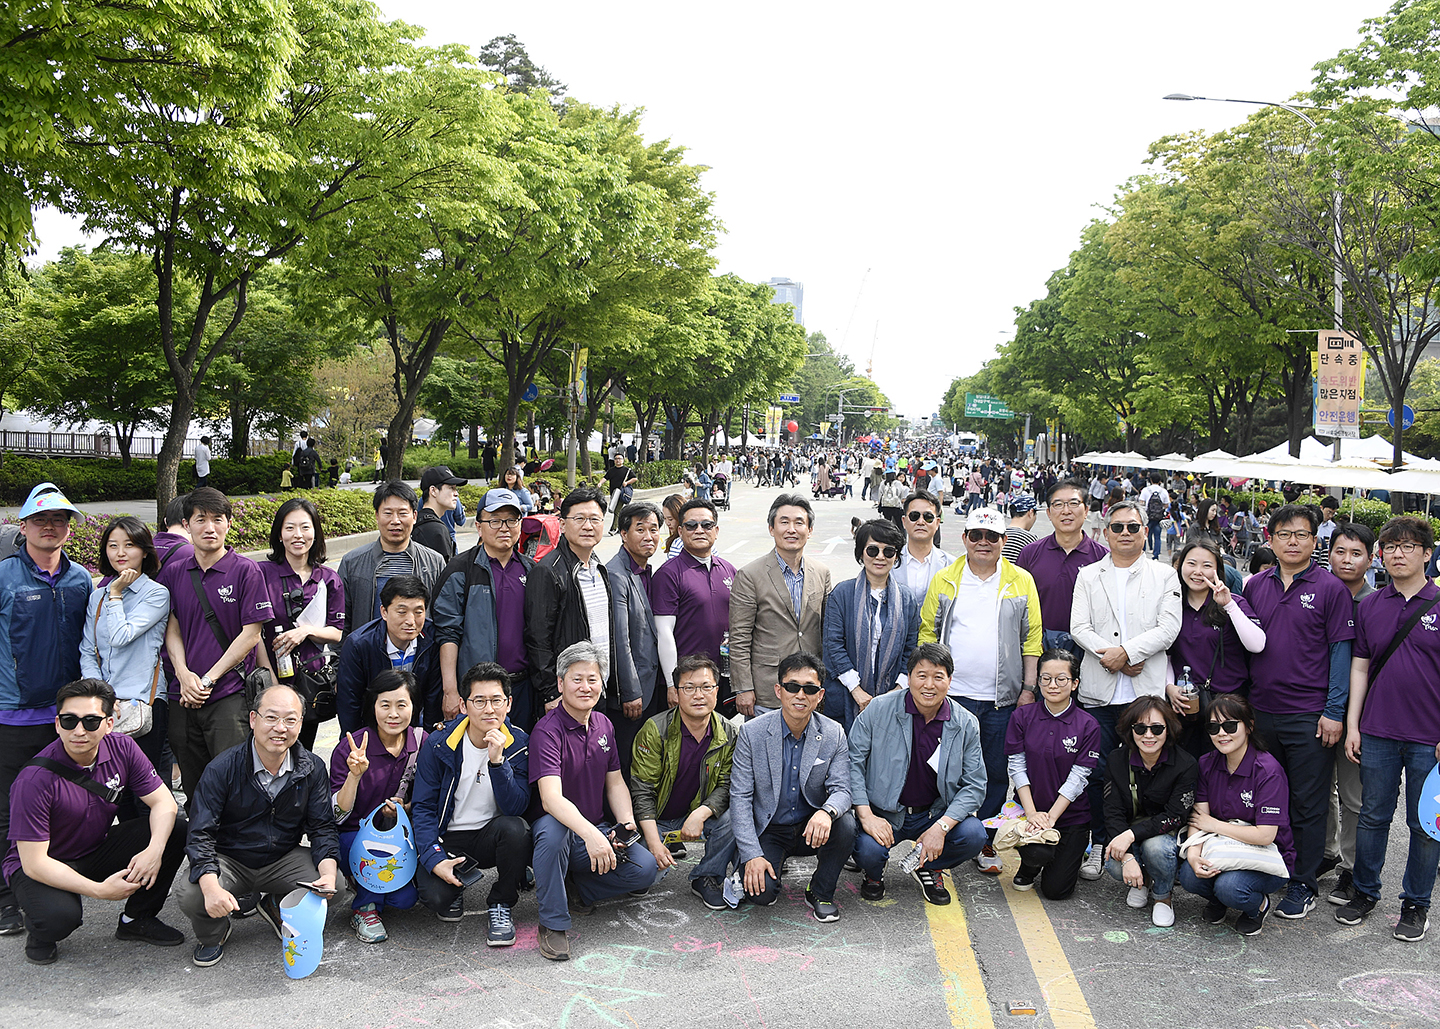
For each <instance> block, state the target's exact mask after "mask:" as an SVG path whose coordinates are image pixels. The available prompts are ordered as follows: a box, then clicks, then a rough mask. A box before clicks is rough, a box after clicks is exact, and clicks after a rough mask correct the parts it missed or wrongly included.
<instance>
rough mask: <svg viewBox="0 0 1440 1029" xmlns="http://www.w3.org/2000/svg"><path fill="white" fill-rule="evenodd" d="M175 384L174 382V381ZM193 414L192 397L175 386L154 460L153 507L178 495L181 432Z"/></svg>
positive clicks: (161, 506)
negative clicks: (168, 414) (167, 422)
mask: <svg viewBox="0 0 1440 1029" xmlns="http://www.w3.org/2000/svg"><path fill="white" fill-rule="evenodd" d="M177 385H178V384H177ZM194 414H195V399H194V397H193V396H192V395H191V393H190V391H189V390H186V389H177V390H176V391H175V399H174V400H172V401H171V402H170V425H169V426H168V427H167V428H166V430H165V440H164V442H162V443H161V444H160V454H159V457H158V458H157V459H156V462H155V504H156V507H155V510H157V511H164V510H165V508H166V506H167V505H168V504H169V503H170V501H172V500H174V499H175V497H176V496H177V495H178V491H177V486H178V480H179V477H180V458H181V457H182V456H183V454H184V453H185V435H186V431H187V430H188V429H189V427H190V419H191V417H193V416H194Z"/></svg>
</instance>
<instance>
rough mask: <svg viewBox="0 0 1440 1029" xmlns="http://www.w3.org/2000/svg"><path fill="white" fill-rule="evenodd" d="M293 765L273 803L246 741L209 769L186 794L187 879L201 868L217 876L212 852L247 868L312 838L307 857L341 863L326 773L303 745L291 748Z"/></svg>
mask: <svg viewBox="0 0 1440 1029" xmlns="http://www.w3.org/2000/svg"><path fill="white" fill-rule="evenodd" d="M290 758H291V760H292V761H293V762H294V765H295V767H294V770H293V771H292V772H291V773H290V777H289V778H288V779H286V780H285V785H284V786H282V787H281V789H280V792H279V794H278V795H276V797H275V799H274V800H273V801H272V800H271V799H270V798H269V797H268V796H266V794H265V791H264V790H262V789H261V788H260V784H259V783H258V782H256V780H255V771H254V757H253V753H252V751H251V741H250V740H248V739H247V740H246V741H245V742H244V743H241V744H239V745H237V746H234V747H231V748H230V749H229V750H227V751H225V752H224V753H223V754H221V755H220V756H219V757H217V758H215V760H214V761H211V762H210V764H209V765H208V766H206V768H205V771H204V772H203V773H201V775H200V781H199V782H198V783H196V784H195V795H194V796H193V797H191V798H190V815H189V818H190V831H189V834H188V835H187V836H186V841H185V853H186V854H187V855H188V856H189V858H190V881H191V882H192V883H195V882H199V881H200V877H201V876H202V875H204V874H205V873H206V872H214V873H215V874H216V875H219V874H220V861H219V858H218V856H217V855H219V854H224V855H225V856H226V857H229V858H233V859H234V860H236V861H238V862H240V863H241V864H242V865H244V866H245V867H246V868H261V867H263V866H265V865H268V864H272V863H274V862H276V861H279V860H280V859H281V858H282V857H284V856H285V855H286V854H288V853H289V852H290V851H292V850H294V849H295V848H296V847H298V846H300V840H301V838H302V837H304V836H309V837H310V855H311V857H313V858H314V859H315V863H316V864H317V865H318V864H319V863H320V862H321V861H324V860H325V859H326V858H332V859H334V860H335V861H337V862H338V861H340V832H339V830H338V829H337V828H336V827H335V808H334V806H333V805H332V804H331V802H330V770H329V769H328V768H326V767H325V763H324V762H323V761H321V760H320V759H319V758H318V757H316V756H315V755H314V754H312V753H310V751H308V750H306V749H305V748H304V747H302V746H301V745H300V744H298V743H297V744H295V745H294V746H293V747H291V748H290Z"/></svg>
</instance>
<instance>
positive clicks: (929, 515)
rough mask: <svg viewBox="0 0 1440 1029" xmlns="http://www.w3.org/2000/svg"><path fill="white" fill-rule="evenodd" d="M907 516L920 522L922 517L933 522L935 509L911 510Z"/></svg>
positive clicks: (913, 520)
mask: <svg viewBox="0 0 1440 1029" xmlns="http://www.w3.org/2000/svg"><path fill="white" fill-rule="evenodd" d="M905 517H906V518H908V519H910V520H911V521H912V522H918V521H919V520H920V519H922V518H923V519H925V520H926V521H927V522H933V521H934V520H935V512H934V511H911V512H910V513H909V514H907V515H906V516H905Z"/></svg>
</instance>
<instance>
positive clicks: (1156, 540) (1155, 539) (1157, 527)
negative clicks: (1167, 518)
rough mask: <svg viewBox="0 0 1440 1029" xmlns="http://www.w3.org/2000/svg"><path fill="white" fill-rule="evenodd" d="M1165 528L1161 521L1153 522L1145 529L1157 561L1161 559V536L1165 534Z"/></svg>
mask: <svg viewBox="0 0 1440 1029" xmlns="http://www.w3.org/2000/svg"><path fill="white" fill-rule="evenodd" d="M1164 528H1165V527H1164V525H1163V524H1161V523H1160V522H1151V523H1150V525H1149V527H1148V528H1147V529H1146V530H1145V536H1146V538H1147V539H1148V540H1149V542H1150V547H1151V550H1152V551H1153V552H1154V556H1155V560H1157V561H1158V560H1160V538H1161V537H1162V536H1163V535H1164Z"/></svg>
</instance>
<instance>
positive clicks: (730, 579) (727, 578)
mask: <svg viewBox="0 0 1440 1029" xmlns="http://www.w3.org/2000/svg"><path fill="white" fill-rule="evenodd" d="M720 581H721V582H723V583H724V584H725V588H726V589H727V590H728V589H729V588H730V587H731V586H732V585H734V583H735V579H734V578H733V577H732V576H729V575H727V576H725V578H723V579H721V580H720Z"/></svg>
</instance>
